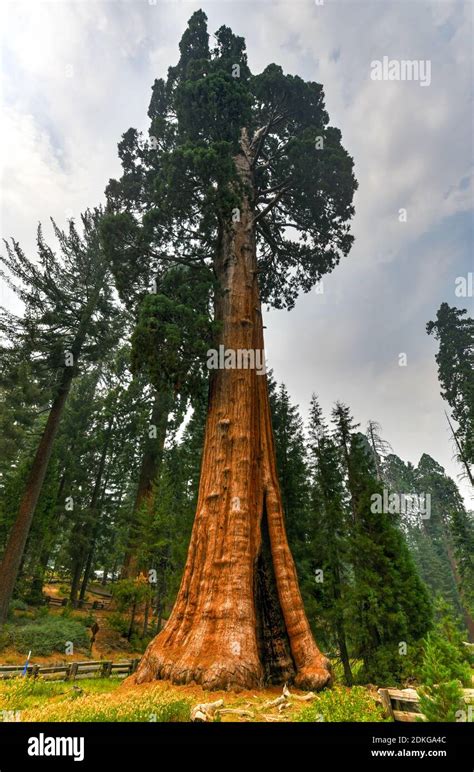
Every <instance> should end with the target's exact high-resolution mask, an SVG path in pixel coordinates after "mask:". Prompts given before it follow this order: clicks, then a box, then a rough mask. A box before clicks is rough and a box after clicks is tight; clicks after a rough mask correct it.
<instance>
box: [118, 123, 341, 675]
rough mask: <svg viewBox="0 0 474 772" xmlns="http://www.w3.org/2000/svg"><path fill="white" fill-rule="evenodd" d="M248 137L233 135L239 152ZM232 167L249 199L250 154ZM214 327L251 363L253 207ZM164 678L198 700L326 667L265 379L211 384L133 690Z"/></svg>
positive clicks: (224, 254)
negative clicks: (170, 593)
mask: <svg viewBox="0 0 474 772" xmlns="http://www.w3.org/2000/svg"><path fill="white" fill-rule="evenodd" d="M245 140H246V137H245V134H243V142H244V143H245ZM244 150H245V152H242V154H239V155H238V156H237V157H236V159H235V161H236V165H237V168H238V170H239V172H240V175H241V178H242V180H243V181H244V182H245V183H247V184H248V186H249V189H252V179H251V150H250V148H249V145H248V143H246V147H245V145H244ZM220 242H221V243H220V245H219V250H218V258H217V260H216V266H215V268H216V272H217V275H218V278H219V283H220V293H219V295H218V297H217V300H216V316H217V319H218V320H219V321H220V322H221V324H222V328H221V335H220V341H219V342H220V343H221V344H223V345H224V346H225V349H232V350H233V351H234V352H235V351H237V350H239V349H240V350H247V351H253V352H261V353H262V356H263V325H262V313H261V305H260V299H259V292H258V283H257V264H256V245H255V228H254V224H253V212H252V204H251V201H249V200H248V199H247V198H244V200H243V201H242V204H241V210H240V222H236V223H233V224H232V225H231V226H228V227H227V228H224V229H223V231H222V236H221V240H220ZM155 678H167V679H170V680H172V681H173V682H175V683H189V682H196V683H200V684H202V686H203V687H204V688H206V689H226V688H255V687H259V686H262V685H263V684H264V683H271V682H274V683H276V682H283V681H287V680H294V683H295V684H296V685H297V686H299V687H302V688H309V689H320V688H322V687H324V686H325V685H326V684H327V683H328V681H329V679H330V674H329V665H328V661H327V659H326V658H325V657H324V656H323V655H322V654H321V652H320V651H319V649H318V647H317V646H316V643H315V641H314V639H313V637H312V634H311V630H310V627H309V624H308V621H307V618H306V614H305V611H304V607H303V602H302V599H301V594H300V590H299V586H298V579H297V575H296V570H295V566H294V562H293V559H292V556H291V553H290V550H289V547H288V543H287V538H286V533H285V525H284V517H283V509H282V501H281V494H280V488H279V484H278V479H277V472H276V461H275V448H274V441H273V434H272V427H271V416H270V406H269V400H268V390H267V381H266V376H265V374H258V372H257V370H256V369H255V368H252V369H251V368H249V369H244V368H241V369H219V370H217V371H215V373H214V374H213V376H212V378H211V384H210V393H209V407H208V415H207V422H206V433H205V441H204V452H203V460H202V468H201V479H200V486H199V496H198V502H197V511H196V517H195V522H194V527H193V531H192V535H191V542H190V546H189V552H188V557H187V562H186V566H185V569H184V574H183V578H182V581H181V586H180V589H179V593H178V597H177V600H176V603H175V606H174V608H173V611H172V613H171V616H170V618H169V620H168V622H167V624H166V626H165V628H164V630H163V631H162V632H161V633H160V634H159V635H158V636H157V637H156V638H155V639H154V640H153V641H152V642H151V643H150V645H149V646H148V648H147V650H146V652H145V655H144V657H143V658H142V660H141V662H140V665H139V667H138V670H137V672H136V674H135V675H134V676H133V677H132V679H133V680H134V681H136V682H137V683H142V682H144V681H150V680H152V679H155Z"/></svg>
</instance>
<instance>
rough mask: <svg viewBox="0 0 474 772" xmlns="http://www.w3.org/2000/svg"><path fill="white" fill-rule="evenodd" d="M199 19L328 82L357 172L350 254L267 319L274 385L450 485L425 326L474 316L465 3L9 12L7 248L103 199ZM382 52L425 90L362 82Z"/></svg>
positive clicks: (387, 0) (349, 1) (110, 5)
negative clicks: (127, 137) (338, 416)
mask: <svg viewBox="0 0 474 772" xmlns="http://www.w3.org/2000/svg"><path fill="white" fill-rule="evenodd" d="M198 8H203V9H204V10H205V12H206V14H207V16H208V19H209V31H210V32H214V31H215V30H217V29H218V28H219V27H220V26H221V25H222V24H226V25H228V26H230V27H232V29H233V30H234V32H235V33H237V34H239V35H243V36H244V37H245V38H246V40H247V50H248V56H249V64H250V67H251V69H252V70H253V71H254V72H259V71H261V70H262V69H263V68H264V67H265V66H266V65H267V64H268V63H270V62H277V63H279V64H280V65H281V66H282V67H283V69H284V70H285V71H286V72H289V73H294V74H298V75H300V76H302V77H303V78H305V79H307V80H316V81H318V82H320V83H322V84H323V85H324V88H325V92H326V105H327V109H328V112H329V115H330V117H331V122H332V123H333V124H334V125H336V126H338V127H339V128H340V129H341V131H342V134H343V140H344V144H345V146H346V147H347V149H348V150H349V152H350V153H351V155H352V156H353V157H354V160H355V170H356V176H357V178H358V181H359V190H358V192H357V195H356V200H355V205H356V216H355V219H354V226H353V232H354V234H355V237H356V242H355V245H354V248H353V250H352V252H351V254H350V256H349V257H348V258H346V259H345V260H344V262H343V263H341V264H340V265H339V267H338V268H337V269H336V270H335V271H334V273H333V274H332V275H331V276H329V277H326V278H325V279H324V282H323V292H322V293H316V292H314V291H313V292H312V293H310V294H308V295H305V296H302V297H301V298H300V299H299V301H298V303H297V305H296V308H295V309H294V310H293V311H291V312H290V313H288V312H271V313H269V314H267V317H266V324H267V348H268V360H269V364H270V366H271V367H273V369H274V373H275V376H276V377H277V379H278V380H283V381H285V383H286V384H287V387H288V389H289V391H290V393H291V395H292V398H293V399H294V401H296V402H297V403H298V404H299V405H300V408H301V410H302V412H303V413H304V414H305V413H306V411H307V408H308V403H309V399H310V396H311V393H312V392H313V391H314V392H316V393H317V394H318V395H319V397H320V399H321V402H322V405H323V407H324V409H325V410H326V412H327V413H328V412H329V411H330V408H331V405H332V404H333V402H334V401H335V400H336V399H340V400H342V401H344V402H346V403H347V404H349V405H350V407H351V409H352V411H353V413H354V415H355V417H356V419H357V420H358V421H360V423H361V425H362V426H363V427H364V426H365V424H366V422H367V420H368V419H369V418H373V419H376V420H377V421H379V422H380V424H381V425H382V427H383V436H384V437H385V438H386V439H387V440H388V441H389V442H390V443H391V444H392V446H393V448H394V451H395V452H396V453H398V454H399V455H400V456H401V457H402V458H404V459H405V460H409V461H411V462H413V463H415V464H416V463H417V462H418V460H419V458H420V455H421V454H422V453H423V452H428V453H430V454H431V455H432V456H434V458H436V459H437V460H438V461H439V462H440V463H441V464H443V466H444V467H445V468H446V469H447V471H448V473H449V474H451V475H452V476H454V477H456V476H457V474H458V473H459V471H460V470H459V468H458V467H457V466H456V464H455V463H454V462H453V460H452V455H453V448H452V446H451V444H450V441H449V432H448V429H447V425H446V420H445V417H444V405H443V402H442V400H441V397H440V396H439V386H438V382H437V373H436V364H435V361H434V356H435V352H436V344H435V342H434V341H433V340H432V339H431V338H429V337H428V336H427V335H426V332H425V325H426V322H427V321H428V320H429V319H433V318H434V317H435V315H436V311H437V309H438V307H439V305H440V303H441V302H442V301H443V300H445V301H447V302H448V303H450V304H451V305H459V306H461V307H465V308H469V309H470V312H471V313H472V311H473V298H472V296H471V297H466V298H458V297H456V295H455V286H456V285H455V281H456V278H457V277H460V276H465V277H467V275H468V272H470V271H474V265H473V244H474V234H473V218H472V210H473V179H472V176H473V175H472V172H473V159H474V153H473V136H474V132H473V128H474V127H473V105H472V98H473V75H472V73H473V69H472V66H473V45H472V39H473V4H472V2H470V0H466V1H464V0H460V1H459V2H458V1H457V0H436V1H432V0H428V1H425V0H396V1H394V2H392V1H391V0H371V1H370V2H365V0H364V1H363V2H359V0H324V2H321V0H319V2H317V1H316V2H314V0H292V1H291V2H278V0H252V2H249V3H247V2H240V1H238V0H237V1H236V0H219V1H218V2H205V1H204V0H201V2H193V1H192V0H189V1H188V0H156V2H155V1H154V0H126V1H125V2H121V1H120V0H108V2H96V1H95V0H79V1H78V2H70V1H69V0H34V1H33V0H32V1H29V2H21V0H15V2H8V1H5V2H4V3H3V5H2V11H1V14H2V18H1V19H0V21H1V29H2V32H1V49H2V58H3V65H2V91H1V98H2V116H3V140H2V150H3V158H2V173H3V174H2V176H3V179H2V188H3V196H2V201H1V207H0V209H1V218H2V223H1V231H2V235H3V236H4V237H9V236H14V237H15V238H16V239H18V240H19V241H20V242H21V244H22V245H23V246H24V248H26V249H28V250H33V249H34V241H35V230H36V226H37V223H38V221H43V222H45V223H46V222H47V220H48V218H49V217H50V216H53V217H54V218H55V219H56V220H57V221H58V223H60V224H64V223H65V220H66V219H67V218H68V217H72V216H74V217H76V216H77V215H78V214H79V213H80V212H81V211H83V210H84V209H85V208H86V207H87V206H93V205H95V204H97V203H99V202H100V201H102V200H103V190H104V187H105V185H106V183H107V181H108V180H109V178H110V177H115V176H118V175H119V173H120V165H119V162H118V159H117V152H116V146H117V142H118V141H119V139H120V137H121V135H122V134H123V132H124V131H126V130H127V129H128V128H129V127H130V126H133V127H136V128H138V129H142V130H146V129H147V117H146V111H147V108H148V103H149V98H150V88H151V85H152V83H153V80H154V78H155V77H162V76H165V75H166V71H167V68H168V66H169V65H172V64H175V63H176V60H177V51H178V42H179V39H180V37H181V34H182V32H183V30H184V28H185V25H186V21H187V19H188V18H189V16H190V15H191V14H192V13H193V12H194V11H195V10H197V9H198ZM385 56H386V57H389V59H397V60H418V61H420V60H421V61H429V62H430V63H431V83H430V85H429V86H422V85H420V83H419V82H416V81H406V80H405V81H390V82H387V81H375V80H372V79H371V77H370V74H371V63H372V62H373V61H375V60H382V59H383V57H385ZM401 209H404V210H406V221H400V215H399V212H400V210H401ZM401 219H402V220H403V219H404V217H403V215H402V218H401ZM48 232H49V231H48V229H46V233H48ZM1 302H3V303H4V304H6V305H10V304H11V302H12V299H11V297H10V296H9V294H8V292H7V290H5V288H3V290H2V289H1V288H0V303H1ZM400 354H405V355H406V361H407V365H406V366H400V365H399V361H400ZM463 493H464V495H465V496H466V499H467V496H468V492H467V488H466V487H465V486H464V487H463Z"/></svg>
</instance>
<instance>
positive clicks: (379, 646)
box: [333, 403, 431, 682]
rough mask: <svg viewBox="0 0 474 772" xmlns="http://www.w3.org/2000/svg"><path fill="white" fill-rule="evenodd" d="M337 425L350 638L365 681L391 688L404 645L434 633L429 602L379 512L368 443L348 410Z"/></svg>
mask: <svg viewBox="0 0 474 772" xmlns="http://www.w3.org/2000/svg"><path fill="white" fill-rule="evenodd" d="M333 420H334V427H335V437H336V441H337V443H338V445H339V447H340V449H341V453H342V458H343V459H344V465H345V473H346V480H347V488H348V491H349V494H350V501H351V516H352V518H351V521H352V522H351V536H350V547H351V555H350V563H351V565H352V568H353V572H354V584H353V588H352V596H353V597H352V601H351V602H352V605H353V609H354V612H353V613H354V617H353V629H352V630H351V638H352V640H353V641H354V643H355V646H356V651H357V653H358V655H359V656H361V657H362V659H363V661H364V673H363V676H364V677H365V678H366V679H368V680H369V681H373V682H384V681H385V682H386V681H388V680H390V679H393V678H394V677H395V678H399V677H400V674H401V672H402V669H403V659H402V656H401V655H402V654H404V653H406V651H405V645H404V644H406V649H408V647H409V646H410V645H412V644H413V645H416V642H417V641H419V640H420V639H421V638H422V637H423V635H424V634H425V633H426V631H427V629H428V628H429V625H430V621H431V607H430V601H429V596H428V592H427V590H426V587H425V586H424V584H423V582H422V581H421V579H420V578H419V575H418V573H417V571H416V568H415V565H414V562H413V560H412V558H411V556H410V553H409V550H408V547H407V545H406V542H405V540H404V537H403V535H402V533H401V531H400V529H399V528H398V527H397V525H396V523H395V522H393V521H392V520H391V517H393V516H391V515H390V514H389V513H387V512H385V511H384V508H383V506H382V507H381V506H376V502H377V500H378V501H379V502H381V501H383V488H382V486H381V484H380V483H379V481H378V480H377V475H376V468H375V464H374V461H373V457H372V453H371V450H370V447H369V445H368V443H367V439H366V438H365V436H364V435H361V434H359V433H358V432H356V431H355V429H356V428H357V427H356V426H355V425H354V422H353V420H352V418H351V416H350V412H349V409H348V408H347V407H346V406H345V405H342V404H340V403H338V404H337V405H336V407H335V409H334V411H333Z"/></svg>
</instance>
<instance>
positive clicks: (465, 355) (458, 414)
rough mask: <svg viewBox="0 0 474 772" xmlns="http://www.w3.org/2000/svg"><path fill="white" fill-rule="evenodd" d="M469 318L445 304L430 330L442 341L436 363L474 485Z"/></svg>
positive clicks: (473, 345) (473, 325)
mask: <svg viewBox="0 0 474 772" xmlns="http://www.w3.org/2000/svg"><path fill="white" fill-rule="evenodd" d="M466 314H467V311H466V309H462V310H461V309H459V308H454V307H451V306H449V305H448V304H447V303H441V306H440V307H439V310H438V313H437V315H436V321H435V322H428V324H427V325H426V330H427V332H428V335H433V336H434V337H435V339H436V340H438V341H439V351H438V353H437V354H436V362H437V364H438V377H439V382H440V384H441V387H442V391H441V396H442V397H443V399H445V400H446V401H447V402H448V403H449V405H450V407H451V410H452V417H453V418H454V420H455V421H456V422H457V424H458V429H457V430H455V429H453V428H452V425H451V424H450V426H451V429H452V432H453V437H454V440H455V443H456V447H457V453H458V458H459V461H460V462H461V464H462V465H463V467H464V470H465V472H466V475H467V477H468V479H469V481H470V483H471V485H474V478H473V474H472V465H473V464H474V319H472V318H470V317H469V316H467V315H466ZM448 420H449V419H448Z"/></svg>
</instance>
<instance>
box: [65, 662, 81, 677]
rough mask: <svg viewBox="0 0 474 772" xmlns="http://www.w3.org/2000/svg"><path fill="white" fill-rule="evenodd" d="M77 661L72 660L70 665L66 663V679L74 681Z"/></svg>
mask: <svg viewBox="0 0 474 772" xmlns="http://www.w3.org/2000/svg"><path fill="white" fill-rule="evenodd" d="M77 668H78V665H77V662H73V663H72V664H71V665H68V669H67V673H66V681H74V679H75V678H76V675H77Z"/></svg>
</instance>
